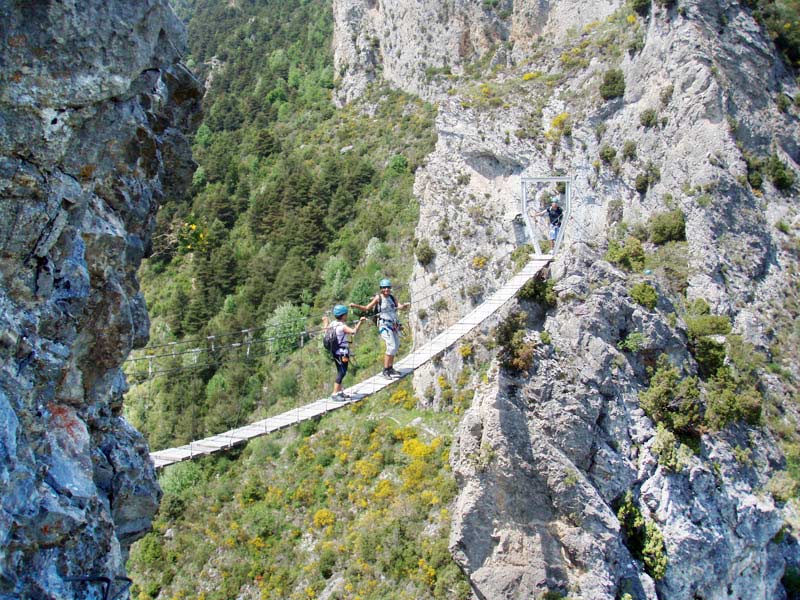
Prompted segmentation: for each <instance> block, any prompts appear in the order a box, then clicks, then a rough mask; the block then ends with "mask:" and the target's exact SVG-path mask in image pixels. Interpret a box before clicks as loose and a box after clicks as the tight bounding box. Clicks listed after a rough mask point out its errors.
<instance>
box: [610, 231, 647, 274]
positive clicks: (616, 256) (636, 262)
mask: <svg viewBox="0 0 800 600" xmlns="http://www.w3.org/2000/svg"><path fill="white" fill-rule="evenodd" d="M605 258H606V260H607V261H609V262H611V263H614V264H616V265H619V266H620V267H622V268H623V269H626V270H628V271H640V270H641V269H643V268H644V259H645V256H644V248H643V247H642V242H640V241H639V240H638V239H637V238H635V237H628V238H626V239H625V242H624V244H623V243H620V242H619V241H618V240H610V241H609V242H608V251H607V252H606V256H605Z"/></svg>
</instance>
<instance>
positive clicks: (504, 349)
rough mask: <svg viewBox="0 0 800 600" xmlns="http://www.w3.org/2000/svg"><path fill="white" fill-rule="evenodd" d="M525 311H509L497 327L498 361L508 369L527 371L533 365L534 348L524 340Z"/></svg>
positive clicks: (533, 345)
mask: <svg viewBox="0 0 800 600" xmlns="http://www.w3.org/2000/svg"><path fill="white" fill-rule="evenodd" d="M527 318H528V315H527V313H525V312H522V311H518V312H513V313H511V314H510V315H509V316H508V317H507V318H506V319H505V320H504V321H503V322H502V323H501V324H500V325H498V327H497V335H496V338H497V343H498V344H499V345H500V363H501V364H502V366H503V368H505V369H508V370H509V371H527V370H528V369H530V368H531V366H533V353H534V350H535V348H536V346H535V344H534V343H532V342H527V341H526V340H525V325H526V323H525V322H526V320H527Z"/></svg>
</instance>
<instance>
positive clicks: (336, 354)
mask: <svg viewBox="0 0 800 600" xmlns="http://www.w3.org/2000/svg"><path fill="white" fill-rule="evenodd" d="M332 312H333V321H331V322H330V323H329V322H328V317H327V316H324V317H322V325H323V327H324V328H325V330H326V331H325V336H324V339H323V344H324V345H325V347H326V348H327V349H328V351H329V352H330V353H331V358H333V362H334V363H335V364H336V381H334V383H333V395H332V396H331V399H332V400H337V401H340V402H341V401H343V400H349V399H350V397H349V396H348V395H346V394H345V393H344V392H343V391H342V381H344V377H345V375H347V367H348V366H349V365H350V343H349V341H348V340H347V336H348V335H355V334H356V333H358V328H359V327H361V323H363V322H364V320H365V319H366V317H361V318H360V319H359V320H358V323H356V326H355V327H348V325H347V323H346V322H345V319H346V318H347V307H346V306H345V305H344V304H337V305H336V306H334V307H333V311H332ZM329 340H330V342H329ZM329 343H330V345H329Z"/></svg>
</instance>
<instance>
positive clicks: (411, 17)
mask: <svg viewBox="0 0 800 600" xmlns="http://www.w3.org/2000/svg"><path fill="white" fill-rule="evenodd" d="M487 4H491V5H492V6H491V7H490V8H487V7H486V5H487ZM615 4H616V3H614V2H609V1H606V0H603V1H601V2H591V3H586V2H580V0H565V1H562V2H550V3H545V2H540V1H539V0H516V1H511V0H503V1H502V2H492V3H481V2H475V1H473V0H445V1H443V2H416V1H415V0H400V1H389V2H384V1H383V0H334V2H333V11H334V33H333V35H334V38H333V46H334V68H335V71H336V73H337V75H338V76H339V78H340V80H339V89H338V91H337V94H336V99H337V100H338V101H339V102H340V103H346V102H348V101H350V100H352V99H353V98H355V97H358V96H359V95H360V94H361V93H362V92H363V91H364V88H365V87H366V85H368V84H369V83H371V82H373V81H375V80H376V79H383V80H385V81H388V82H390V83H392V84H394V85H396V86H397V87H399V88H401V89H404V90H406V91H409V92H411V93H414V94H417V95H420V96H422V97H424V98H432V97H437V96H441V94H442V92H444V91H445V90H446V87H445V86H444V85H442V84H441V83H439V82H436V81H434V80H433V79H434V78H433V77H432V76H433V75H434V74H436V73H455V74H461V73H463V72H464V68H465V66H467V65H470V64H472V63H474V62H475V61H478V60H480V59H482V58H484V57H487V58H488V60H490V61H491V63H492V64H506V63H507V62H513V61H514V60H515V57H523V56H524V55H525V53H526V52H527V51H528V50H529V49H530V47H531V45H532V44H533V43H535V41H536V39H537V38H538V36H539V35H550V34H560V33H563V32H564V31H566V30H567V29H568V28H570V27H582V26H583V25H585V24H586V23H589V22H591V21H595V20H598V19H603V18H605V17H607V16H608V15H609V14H611V12H612V11H613V10H614V9H615V8H616V6H615Z"/></svg>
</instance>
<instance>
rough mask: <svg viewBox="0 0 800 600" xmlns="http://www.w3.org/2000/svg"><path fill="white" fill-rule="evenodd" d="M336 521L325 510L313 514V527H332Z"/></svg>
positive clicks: (331, 514)
mask: <svg viewBox="0 0 800 600" xmlns="http://www.w3.org/2000/svg"><path fill="white" fill-rule="evenodd" d="M335 521H336V517H335V516H334V514H333V513H332V512H331V511H330V510H328V509H327V508H320V509H319V510H318V511H317V512H315V513H314V527H317V528H322V527H327V526H329V525H333V523H334V522H335Z"/></svg>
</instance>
